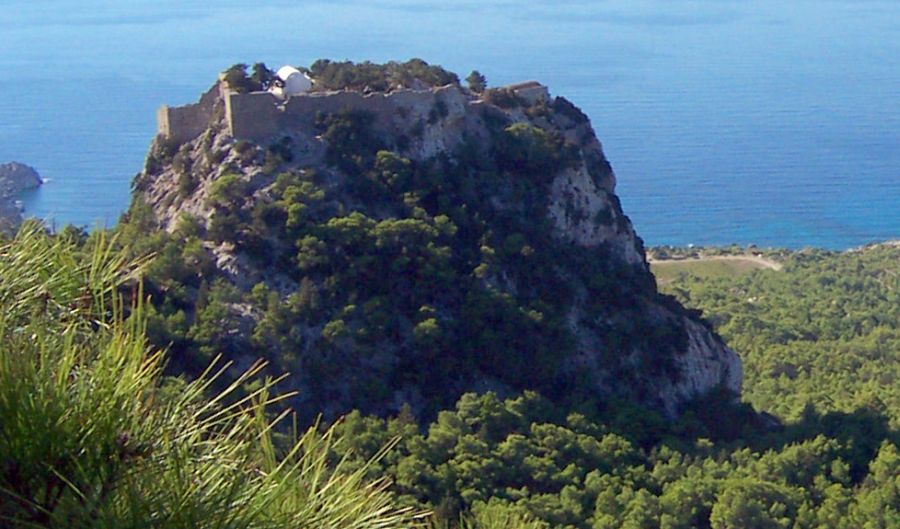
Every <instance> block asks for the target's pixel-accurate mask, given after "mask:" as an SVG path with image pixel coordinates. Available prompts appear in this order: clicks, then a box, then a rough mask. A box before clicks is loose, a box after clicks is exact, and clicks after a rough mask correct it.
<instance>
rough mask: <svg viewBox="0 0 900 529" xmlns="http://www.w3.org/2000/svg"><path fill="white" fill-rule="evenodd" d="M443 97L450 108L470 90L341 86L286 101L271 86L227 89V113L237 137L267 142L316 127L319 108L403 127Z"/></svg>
mask: <svg viewBox="0 0 900 529" xmlns="http://www.w3.org/2000/svg"><path fill="white" fill-rule="evenodd" d="M438 101H441V102H443V103H444V105H445V106H446V107H447V109H448V110H454V109H457V111H458V109H461V108H462V107H463V106H464V105H465V102H466V99H465V96H464V95H463V94H462V92H461V91H460V90H459V89H458V88H456V87H455V86H445V87H441V88H437V89H434V90H401V91H397V92H392V93H390V94H384V93H373V94H362V93H360V92H352V91H340V92H324V93H315V92H314V93H311V94H304V95H297V96H293V97H291V98H289V99H287V100H286V101H282V100H281V99H278V98H276V97H274V96H273V95H271V94H269V93H267V92H252V93H249V94H238V93H227V94H226V95H225V117H226V121H227V125H228V130H229V133H230V134H231V135H232V136H233V137H234V138H236V139H243V140H250V141H254V142H258V143H264V142H265V141H267V140H270V139H274V137H275V136H277V135H279V134H282V133H285V132H290V131H292V130H307V131H308V130H310V129H311V128H312V127H313V126H314V125H315V119H316V115H317V114H318V113H320V112H321V113H323V114H329V113H337V112H342V111H347V110H350V111H353V110H364V111H366V112H369V113H371V114H372V115H373V116H374V117H375V126H376V128H378V129H381V130H383V131H390V132H394V133H397V132H402V131H404V130H406V129H408V128H409V127H410V125H411V124H415V123H416V122H417V121H419V120H427V119H428V116H429V113H430V112H431V111H432V109H433V108H434V107H435V105H436V104H437V102H438Z"/></svg>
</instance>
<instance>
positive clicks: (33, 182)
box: [0, 162, 44, 231]
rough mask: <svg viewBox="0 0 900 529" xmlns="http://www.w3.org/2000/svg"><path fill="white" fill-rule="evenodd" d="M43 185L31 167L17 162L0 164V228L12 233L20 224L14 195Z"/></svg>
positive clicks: (19, 213) (19, 209)
mask: <svg viewBox="0 0 900 529" xmlns="http://www.w3.org/2000/svg"><path fill="white" fill-rule="evenodd" d="M43 183H44V181H43V180H41V177H40V176H39V175H38V173H37V171H35V170H34V168H33V167H29V166H27V165H25V164H22V163H19V162H10V163H4V164H0V228H2V229H3V230H5V231H12V230H15V228H16V227H18V225H19V224H21V223H22V208H21V207H20V206H19V205H18V204H17V203H16V199H15V197H16V195H17V194H19V193H21V192H22V191H27V190H29V189H35V188H37V187H39V186H40V185H41V184H43Z"/></svg>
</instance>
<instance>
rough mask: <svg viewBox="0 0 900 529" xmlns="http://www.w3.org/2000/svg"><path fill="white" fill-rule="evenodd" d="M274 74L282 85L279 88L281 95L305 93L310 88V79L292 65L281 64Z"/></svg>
mask: <svg viewBox="0 0 900 529" xmlns="http://www.w3.org/2000/svg"><path fill="white" fill-rule="evenodd" d="M275 75H276V76H277V77H278V78H279V79H281V82H282V83H283V85H284V86H283V87H282V88H281V95H282V96H292V95H296V94H305V93H306V92H309V91H310V89H311V88H312V79H310V78H309V77H307V76H306V74H305V73H303V72H301V71H300V70H298V69H296V68H294V67H293V66H282V67H281V68H279V69H278V72H276V73H275Z"/></svg>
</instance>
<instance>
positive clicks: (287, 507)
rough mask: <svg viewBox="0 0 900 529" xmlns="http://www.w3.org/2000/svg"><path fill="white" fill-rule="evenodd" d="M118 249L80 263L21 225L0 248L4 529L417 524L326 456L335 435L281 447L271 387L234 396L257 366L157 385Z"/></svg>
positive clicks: (58, 242) (99, 246) (157, 361)
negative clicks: (225, 379)
mask: <svg viewBox="0 0 900 529" xmlns="http://www.w3.org/2000/svg"><path fill="white" fill-rule="evenodd" d="M113 246H114V245H113V244H112V243H111V242H109V241H106V240H104V237H103V235H102V233H101V234H98V235H96V236H95V237H93V238H92V239H91V240H90V241H89V242H88V244H87V246H86V250H85V253H84V254H81V253H80V251H79V250H78V249H77V245H76V244H75V243H74V242H73V241H72V240H69V239H67V238H66V237H64V236H59V237H55V238H52V237H48V236H47V235H45V234H43V233H42V232H41V231H40V230H39V229H37V228H35V227H34V226H29V227H26V228H24V229H23V230H22V231H21V232H20V233H19V235H18V236H17V238H16V239H15V240H14V241H13V242H11V243H9V244H6V245H4V246H2V247H0V309H2V310H0V428H2V429H0V525H2V526H3V527H66V528H68V527H109V528H126V527H134V528H139V527H140V528H143V527H155V528H179V527H183V528H204V527H210V528H212V527H215V528H228V527H233V528H252V527H272V528H275V527H291V528H294V527H310V528H312V527H315V528H319V527H333V528H340V527H346V528H354V529H356V528H365V527H372V528H375V527H377V528H385V529H386V528H391V527H410V526H412V525H415V523H416V517H415V516H414V514H413V512H412V511H410V510H404V509H397V508H394V507H393V500H392V499H391V496H390V494H388V493H387V492H386V491H385V487H386V485H387V483H386V482H385V481H383V480H378V479H376V480H367V479H365V474H366V473H367V471H368V469H367V467H368V464H364V465H362V466H358V467H357V468H355V469H352V470H351V469H348V466H347V463H346V461H343V460H337V461H336V462H335V461H332V460H330V459H329V457H328V456H329V454H330V453H331V452H332V451H333V450H335V449H337V447H339V446H340V444H341V442H342V440H341V439H340V438H339V437H338V436H336V435H335V433H334V432H333V431H327V432H326V433H324V434H320V433H318V432H317V431H316V430H315V429H310V430H308V431H306V432H305V433H302V434H299V435H297V434H294V435H292V436H289V437H293V438H294V441H293V442H287V443H276V441H275V436H273V433H272V427H273V424H274V422H277V419H276V421H270V420H269V418H267V417H266V413H265V410H266V406H267V405H269V404H272V403H274V402H276V401H277V400H279V398H278V397H272V396H270V394H269V389H270V388H271V386H272V384H273V383H274V381H272V380H262V381H257V382H256V389H255V390H248V391H245V392H243V393H242V396H241V397H237V391H236V390H237V389H238V388H239V387H241V386H242V385H243V384H244V383H245V382H247V381H249V380H250V379H252V378H254V377H255V375H256V374H257V373H258V372H259V370H260V369H261V365H259V364H257V365H255V366H253V367H251V368H250V369H249V370H247V371H246V372H245V373H244V374H243V375H242V376H240V377H238V378H237V380H236V381H235V382H234V383H233V384H231V385H229V386H228V387H227V388H226V389H225V390H224V391H222V392H220V393H218V394H216V395H215V396H214V397H212V398H207V397H206V395H205V394H206V393H207V391H208V389H209V388H210V386H211V384H212V383H213V382H214V381H215V380H216V378H217V377H219V376H220V375H221V373H222V372H223V371H224V370H225V369H226V368H227V365H224V366H218V367H215V368H213V367H211V368H210V369H209V370H207V372H206V373H204V375H203V376H201V377H200V378H199V379H197V380H195V381H194V382H190V383H187V382H182V381H180V380H173V381H169V382H168V383H166V384H161V373H162V368H163V363H162V355H161V353H160V352H158V351H153V350H151V349H149V348H148V346H147V344H146V338H145V335H144V334H145V323H146V316H145V314H144V307H143V304H142V301H141V298H142V295H141V292H140V290H139V289H138V290H136V291H134V292H132V296H131V297H132V299H133V300H134V301H133V304H132V305H131V306H130V307H128V308H127V310H126V307H125V306H123V303H122V301H121V297H120V296H119V295H118V294H117V293H118V291H119V289H121V288H123V287H128V288H138V287H137V285H138V283H137V282H136V272H137V271H138V266H137V265H135V264H134V263H129V262H127V261H126V260H125V258H124V257H123V256H122V254H120V253H117V252H115V251H114V250H113ZM126 314H128V317H126ZM280 446H283V448H279V447H280ZM379 457H381V454H380V453H379V455H376V456H375V459H376V460H377V458H379Z"/></svg>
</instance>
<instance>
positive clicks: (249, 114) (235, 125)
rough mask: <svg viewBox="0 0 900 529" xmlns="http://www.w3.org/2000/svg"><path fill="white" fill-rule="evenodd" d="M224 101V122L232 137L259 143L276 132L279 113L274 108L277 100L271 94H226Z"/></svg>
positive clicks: (276, 108)
mask: <svg viewBox="0 0 900 529" xmlns="http://www.w3.org/2000/svg"><path fill="white" fill-rule="evenodd" d="M224 99H225V122H226V125H227V127H228V133H229V134H230V135H231V136H232V137H234V138H236V139H241V140H251V141H256V142H260V141H262V140H263V139H265V138H268V137H271V136H273V135H275V134H276V133H277V132H278V130H279V123H278V121H279V120H278V118H279V114H280V113H281V112H280V111H279V109H278V107H277V106H276V105H277V104H278V101H279V100H278V99H277V98H276V97H275V96H273V95H272V94H270V93H268V92H250V93H248V94H238V93H236V92H226V93H225V96H224Z"/></svg>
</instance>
